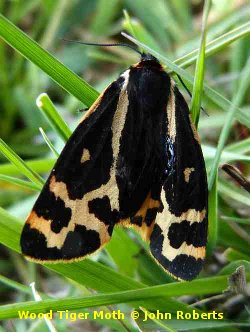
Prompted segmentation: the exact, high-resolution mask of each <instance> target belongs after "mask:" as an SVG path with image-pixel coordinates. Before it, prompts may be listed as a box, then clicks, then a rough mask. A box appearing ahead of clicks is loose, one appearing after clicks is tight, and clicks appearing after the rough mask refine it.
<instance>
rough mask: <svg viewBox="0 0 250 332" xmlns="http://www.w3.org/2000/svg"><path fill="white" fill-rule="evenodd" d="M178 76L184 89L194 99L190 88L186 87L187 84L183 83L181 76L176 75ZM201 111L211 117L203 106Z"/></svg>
mask: <svg viewBox="0 0 250 332" xmlns="http://www.w3.org/2000/svg"><path fill="white" fill-rule="evenodd" d="M176 76H177V77H178V79H179V81H180V82H181V84H182V85H183V87H184V89H185V90H186V91H187V93H188V95H189V97H191V98H192V97H193V96H192V93H191V92H190V91H189V89H188V87H187V86H186V84H185V83H184V82H183V79H182V78H181V77H180V75H178V74H176ZM201 110H202V111H203V112H204V113H205V114H206V115H207V116H209V114H208V113H207V112H206V111H205V110H204V108H203V107H202V106H201Z"/></svg>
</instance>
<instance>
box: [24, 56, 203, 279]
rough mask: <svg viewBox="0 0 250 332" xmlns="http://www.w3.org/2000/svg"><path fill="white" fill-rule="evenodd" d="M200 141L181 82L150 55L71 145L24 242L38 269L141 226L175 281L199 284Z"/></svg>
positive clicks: (103, 99) (102, 99)
mask: <svg viewBox="0 0 250 332" xmlns="http://www.w3.org/2000/svg"><path fill="white" fill-rule="evenodd" d="M207 196H208V193H207V178H206V170H205V164H204V159H203V155H202V150H201V146H200V140H199V136H198V134H197V132H196V129H195V127H194V125H193V123H192V120H191V117H190V113H189V109H188V106H187V103H186V102H185V100H184V97H183V96H182V94H181V93H180V91H179V90H178V88H177V87H176V85H175V82H174V81H173V80H172V79H171V78H170V76H169V75H168V74H167V73H166V72H165V71H164V69H163V67H162V65H161V64H160V63H159V61H158V60H157V59H156V58H155V57H154V56H152V55H151V54H145V53H143V54H141V59H140V61H139V62H138V63H136V64H134V65H132V66H131V67H130V68H129V69H127V70H126V71H124V72H123V73H122V74H121V75H120V76H119V77H118V78H117V80H116V81H114V82H112V83H111V84H110V85H109V86H108V87H107V88H106V89H105V90H104V92H103V93H102V94H101V95H100V96H99V98H98V99H97V100H96V102H95V103H94V104H93V105H92V107H91V108H90V109H89V110H88V111H87V113H86V114H85V115H84V116H83V118H82V120H81V121H80V124H79V125H78V127H77V128H76V129H75V131H74V133H73V134H72V136H71V137H70V139H69V140H68V142H67V143H66V145H65V147H64V149H63V151H62V152H61V154H60V156H59V158H58V160H57V162H56V164H55V166H54V168H53V169H52V172H51V173H50V175H49V178H48V180H47V182H46V184H45V185H44V187H43V189H42V191H41V194H40V196H39V197H38V199H37V201H36V202H35V205H34V207H33V209H32V211H31V213H30V214H29V216H28V218H27V220H26V223H25V225H24V228H23V231H22V235H21V241H20V243H21V249H22V253H23V254H24V255H25V256H26V258H28V259H30V260H32V261H35V262H40V263H41V262H59V261H61V262H71V261H76V260H80V259H83V258H85V257H87V256H89V255H91V254H93V253H94V252H96V251H97V250H99V249H100V248H102V247H103V246H104V245H105V244H106V243H107V242H108V241H109V240H110V239H111V236H112V232H113V230H114V227H115V226H116V225H123V226H127V227H134V228H136V229H137V230H138V231H139V232H140V234H141V236H142V237H143V239H145V240H146V241H149V243H150V251H151V254H152V255H153V257H154V258H155V260H156V261H157V262H158V263H159V264H160V265H161V266H162V267H163V268H164V269H165V270H166V271H167V272H168V273H170V274H171V275H172V276H173V277H175V278H177V279H179V280H192V279H194V278H195V277H196V276H197V275H198V274H199V272H200V270H201V269H202V265H203V262H204V258H205V246H206V241H207V227H208V217H207V216H208V215H207Z"/></svg>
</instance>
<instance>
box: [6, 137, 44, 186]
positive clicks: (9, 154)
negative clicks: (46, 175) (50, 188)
mask: <svg viewBox="0 0 250 332" xmlns="http://www.w3.org/2000/svg"><path fill="white" fill-rule="evenodd" d="M0 151H1V152H2V153H3V154H4V155H5V157H6V158H7V159H8V160H9V161H10V162H11V163H12V164H13V165H15V166H16V167H17V169H18V174H20V172H21V173H23V174H24V175H25V176H26V177H27V178H28V179H30V180H31V181H32V182H34V183H35V184H36V185H37V186H39V187H40V188H42V186H43V184H44V180H43V178H42V177H41V176H40V175H39V174H37V173H36V172H34V171H33V170H32V169H31V168H30V167H29V166H28V165H27V164H26V163H25V162H24V161H23V160H22V159H21V158H20V157H19V156H18V155H17V154H16V153H15V152H14V151H13V150H12V149H11V148H10V147H9V146H8V145H7V144H6V143H5V142H4V141H3V140H2V139H1V138H0Z"/></svg>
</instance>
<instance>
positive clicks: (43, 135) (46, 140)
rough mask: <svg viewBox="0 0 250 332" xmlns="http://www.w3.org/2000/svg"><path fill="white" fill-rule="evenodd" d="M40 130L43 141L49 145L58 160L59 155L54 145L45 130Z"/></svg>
mask: <svg viewBox="0 0 250 332" xmlns="http://www.w3.org/2000/svg"><path fill="white" fill-rule="evenodd" d="M39 130H40V133H41V135H42V137H43V139H44V140H45V142H46V144H47V145H48V147H49V149H50V150H51V151H52V152H53V154H54V155H55V157H56V158H58V157H59V153H58V152H57V151H56V149H55V148H54V146H53V144H52V143H51V141H50V140H49V138H48V136H47V135H46V134H45V132H44V131H43V128H41V127H40V128H39Z"/></svg>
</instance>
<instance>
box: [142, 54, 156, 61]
mask: <svg viewBox="0 0 250 332" xmlns="http://www.w3.org/2000/svg"><path fill="white" fill-rule="evenodd" d="M141 61H154V62H158V63H159V61H158V59H156V58H155V57H154V56H153V55H152V54H150V53H141Z"/></svg>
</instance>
